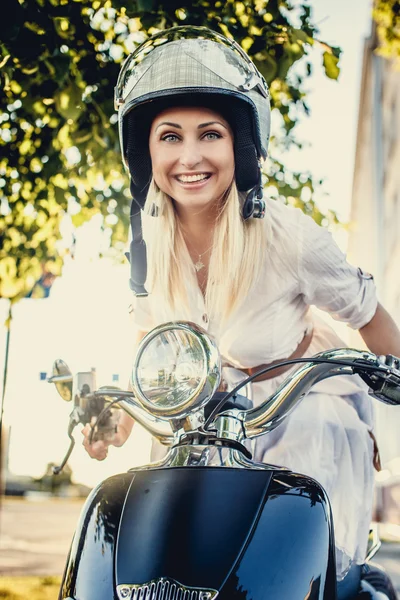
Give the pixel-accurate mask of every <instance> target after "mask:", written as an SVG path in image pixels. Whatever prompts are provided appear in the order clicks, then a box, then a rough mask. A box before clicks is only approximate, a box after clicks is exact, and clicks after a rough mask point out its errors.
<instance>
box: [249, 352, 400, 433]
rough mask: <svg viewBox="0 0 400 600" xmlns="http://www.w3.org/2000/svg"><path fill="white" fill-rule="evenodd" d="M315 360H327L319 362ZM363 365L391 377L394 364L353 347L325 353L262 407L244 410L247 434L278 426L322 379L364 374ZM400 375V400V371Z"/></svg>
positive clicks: (293, 376) (297, 373)
mask: <svg viewBox="0 0 400 600" xmlns="http://www.w3.org/2000/svg"><path fill="white" fill-rule="evenodd" d="M313 359H314V360H313ZM315 359H319V360H321V361H324V362H315ZM340 363H342V364H340ZM363 367H364V369H365V370H370V369H371V367H372V368H373V372H374V373H375V374H376V376H378V374H379V373H381V374H382V376H384V377H387V376H388V374H389V370H390V367H388V366H387V365H386V364H385V363H384V362H383V361H382V359H381V358H379V357H377V356H376V355H375V354H372V353H370V352H364V351H361V350H352V349H350V348H340V349H337V350H330V351H327V352H321V353H320V354H317V355H316V356H315V357H313V358H310V361H309V362H307V363H305V364H304V365H302V366H301V367H300V368H299V369H297V371H295V372H294V373H293V374H291V375H290V377H288V378H287V379H285V381H284V382H283V383H282V384H281V385H280V387H279V388H278V389H277V390H276V392H275V393H274V394H273V395H272V396H270V397H269V398H268V399H267V400H266V401H265V402H263V403H262V404H261V405H260V406H258V407H256V408H253V409H250V410H248V411H243V412H242V414H241V417H242V418H243V422H244V431H245V437H247V438H253V437H257V436H259V435H263V434H264V433H267V432H269V431H272V430H273V429H275V427H277V426H278V425H279V424H280V423H281V422H282V421H283V420H284V419H285V418H286V417H287V416H288V415H289V414H290V413H291V412H292V410H293V409H294V408H295V407H296V406H297V404H298V403H299V402H300V401H301V400H302V399H303V398H304V396H305V395H306V394H307V393H308V392H309V390H310V389H311V387H312V386H313V385H315V384H316V383H318V382H319V381H322V380H323V379H328V378H330V377H334V376H336V375H353V374H356V373H358V374H360V373H361V372H362V369H363ZM398 376H399V379H398V385H399V391H398V401H399V403H400V372H399V373H398ZM377 397H378V398H379V399H380V400H382V401H385V398H384V397H382V396H377ZM389 403H390V402H389Z"/></svg>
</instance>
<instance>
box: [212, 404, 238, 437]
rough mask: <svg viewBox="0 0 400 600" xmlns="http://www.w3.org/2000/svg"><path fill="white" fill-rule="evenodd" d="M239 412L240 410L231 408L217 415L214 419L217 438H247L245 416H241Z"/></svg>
mask: <svg viewBox="0 0 400 600" xmlns="http://www.w3.org/2000/svg"><path fill="white" fill-rule="evenodd" d="M238 413H239V411H238V410H230V411H229V412H225V413H222V414H221V415H217V417H216V418H215V421H214V425H215V428H216V430H217V433H216V436H217V438H219V439H221V440H234V441H238V440H243V439H245V437H246V435H245V431H244V426H243V417H240V415H238Z"/></svg>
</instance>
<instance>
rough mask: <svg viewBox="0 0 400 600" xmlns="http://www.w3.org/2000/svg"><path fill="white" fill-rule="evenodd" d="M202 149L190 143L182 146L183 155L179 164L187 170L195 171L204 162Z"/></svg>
mask: <svg viewBox="0 0 400 600" xmlns="http://www.w3.org/2000/svg"><path fill="white" fill-rule="evenodd" d="M202 158H203V157H202V154H201V152H200V148H199V147H198V145H197V144H196V143H191V142H188V143H186V144H184V145H183V146H182V153H181V155H180V159H179V162H180V163H181V165H182V166H183V167H186V168H187V169H193V168H194V167H196V166H197V165H198V164H200V163H201V161H202Z"/></svg>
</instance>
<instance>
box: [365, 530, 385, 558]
mask: <svg viewBox="0 0 400 600" xmlns="http://www.w3.org/2000/svg"><path fill="white" fill-rule="evenodd" d="M381 546H382V542H381V539H380V537H379V526H378V523H372V524H371V528H370V530H369V536H368V546H367V555H366V557H365V562H369V561H370V560H371V559H373V558H374V556H375V554H376V553H377V552H378V550H379V548H380V547H381Z"/></svg>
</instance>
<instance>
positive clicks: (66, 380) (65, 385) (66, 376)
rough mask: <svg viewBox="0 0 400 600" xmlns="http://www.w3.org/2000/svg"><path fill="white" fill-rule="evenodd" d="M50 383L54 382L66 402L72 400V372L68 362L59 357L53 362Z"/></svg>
mask: <svg viewBox="0 0 400 600" xmlns="http://www.w3.org/2000/svg"><path fill="white" fill-rule="evenodd" d="M48 382H49V383H54V384H55V386H56V388H57V392H58V393H59V394H60V396H61V398H62V399H63V400H65V401H66V402H71V400H72V373H71V371H70V370H69V367H68V365H67V363H65V362H64V361H63V360H61V359H57V360H55V361H54V363H53V369H52V376H51V377H49V379H48Z"/></svg>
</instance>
